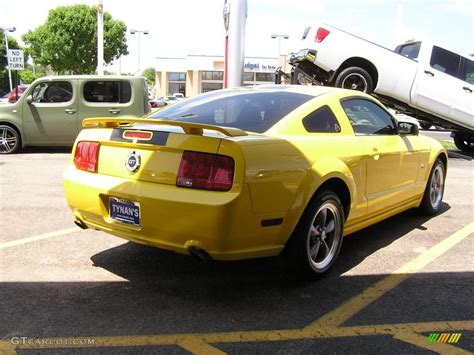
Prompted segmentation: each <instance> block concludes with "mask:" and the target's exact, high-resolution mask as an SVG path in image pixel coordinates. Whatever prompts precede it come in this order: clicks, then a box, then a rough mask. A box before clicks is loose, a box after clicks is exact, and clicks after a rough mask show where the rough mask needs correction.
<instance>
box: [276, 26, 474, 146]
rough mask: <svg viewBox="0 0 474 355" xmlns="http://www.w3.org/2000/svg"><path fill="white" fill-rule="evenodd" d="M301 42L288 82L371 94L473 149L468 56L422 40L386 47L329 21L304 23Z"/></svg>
mask: <svg viewBox="0 0 474 355" xmlns="http://www.w3.org/2000/svg"><path fill="white" fill-rule="evenodd" d="M301 48H304V49H301V50H300V51H298V52H296V53H292V54H290V55H289V58H288V61H289V64H290V65H291V66H292V71H291V75H290V77H289V80H290V82H291V83H292V84H300V83H308V82H309V83H312V84H317V85H329V86H337V87H342V88H346V89H354V90H359V91H363V92H366V93H370V94H373V95H374V96H377V98H379V99H380V100H381V101H383V102H384V103H385V104H386V105H387V106H390V107H392V108H394V109H396V110H397V111H400V112H402V113H404V114H408V115H411V116H415V117H416V118H417V119H419V120H420V121H421V124H422V127H429V126H431V125H432V124H434V125H437V126H440V127H443V128H447V129H450V130H452V131H453V133H452V136H453V138H454V142H455V144H456V146H457V147H458V148H459V149H461V150H463V151H467V152H472V151H474V95H473V90H474V62H473V61H472V60H471V59H470V58H469V57H468V56H463V55H460V54H457V53H455V52H453V51H450V50H448V49H446V47H443V46H440V45H437V44H434V43H430V42H427V41H409V42H406V43H404V44H401V45H399V46H397V47H396V49H395V50H394V51H392V50H390V49H387V48H384V47H382V46H379V45H377V44H375V43H372V42H369V41H367V40H365V39H363V38H360V37H357V36H355V35H353V34H350V33H348V32H346V31H343V30H341V29H338V28H336V27H333V26H330V25H321V26H313V27H308V28H306V30H305V31H304V33H303V38H302V47H301ZM282 76H284V73H282V72H280V73H277V80H280V79H281V77H282Z"/></svg>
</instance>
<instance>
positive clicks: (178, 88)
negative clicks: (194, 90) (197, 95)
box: [168, 83, 186, 96]
mask: <svg viewBox="0 0 474 355" xmlns="http://www.w3.org/2000/svg"><path fill="white" fill-rule="evenodd" d="M177 93H180V94H183V95H184V96H186V84H184V83H169V84H168V95H174V94H177Z"/></svg>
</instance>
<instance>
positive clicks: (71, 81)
mask: <svg viewBox="0 0 474 355" xmlns="http://www.w3.org/2000/svg"><path fill="white" fill-rule="evenodd" d="M147 94H148V92H147V88H146V83H145V79H144V78H141V77H129V76H95V75H90V76H73V75H69V76H53V77H43V78H40V79H38V80H36V81H35V82H33V84H31V86H30V87H29V88H27V89H26V90H25V92H24V94H23V95H22V96H21V97H20V99H19V100H18V101H17V102H16V103H13V104H10V105H2V106H0V137H3V138H0V154H10V153H14V152H16V151H18V150H19V149H20V148H21V147H25V146H32V145H36V146H53V145H57V146H72V145H73V144H74V140H75V139H76V136H77V134H78V133H79V131H80V129H81V127H82V120H83V119H84V118H86V117H108V116H110V117H141V116H143V115H145V114H146V113H148V112H150V106H149V105H148V97H147Z"/></svg>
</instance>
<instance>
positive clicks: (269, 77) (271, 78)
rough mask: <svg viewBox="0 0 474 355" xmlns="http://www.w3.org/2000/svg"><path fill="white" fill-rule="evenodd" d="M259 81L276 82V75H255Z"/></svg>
mask: <svg viewBox="0 0 474 355" xmlns="http://www.w3.org/2000/svg"><path fill="white" fill-rule="evenodd" d="M255 76H256V80H257V81H271V82H275V74H274V73H255Z"/></svg>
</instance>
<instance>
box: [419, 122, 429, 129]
mask: <svg viewBox="0 0 474 355" xmlns="http://www.w3.org/2000/svg"><path fill="white" fill-rule="evenodd" d="M418 122H420V126H421V128H423V129H426V130H428V129H430V128H431V126H432V124H431V123H429V122H425V121H419V120H418Z"/></svg>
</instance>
